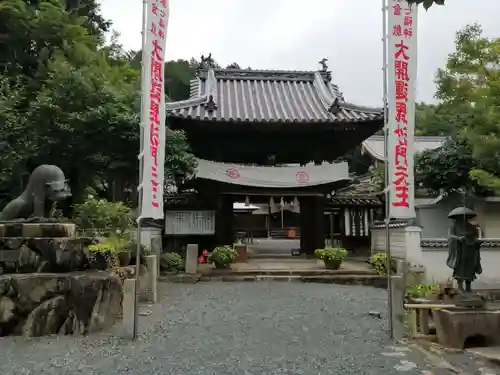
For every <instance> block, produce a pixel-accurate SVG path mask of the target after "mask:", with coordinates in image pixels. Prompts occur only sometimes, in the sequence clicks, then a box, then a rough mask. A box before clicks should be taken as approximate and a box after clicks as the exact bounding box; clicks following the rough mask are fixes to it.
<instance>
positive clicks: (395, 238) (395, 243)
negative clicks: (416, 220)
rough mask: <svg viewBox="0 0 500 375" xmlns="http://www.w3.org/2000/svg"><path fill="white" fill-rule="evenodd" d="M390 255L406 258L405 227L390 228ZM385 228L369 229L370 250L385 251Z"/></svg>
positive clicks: (375, 251)
mask: <svg viewBox="0 0 500 375" xmlns="http://www.w3.org/2000/svg"><path fill="white" fill-rule="evenodd" d="M390 244H391V256H393V257H396V258H402V259H405V258H406V232H405V228H390ZM386 248H387V246H386V235H385V228H380V229H379V228H377V229H372V230H371V252H372V253H378V252H382V251H386Z"/></svg>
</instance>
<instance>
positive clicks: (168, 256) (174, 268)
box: [160, 253, 184, 272]
mask: <svg viewBox="0 0 500 375" xmlns="http://www.w3.org/2000/svg"><path fill="white" fill-rule="evenodd" d="M160 268H161V269H163V270H165V271H169V272H179V271H183V270H184V260H183V259H182V257H181V256H180V255H179V254H177V253H165V254H163V255H162V256H161V258H160Z"/></svg>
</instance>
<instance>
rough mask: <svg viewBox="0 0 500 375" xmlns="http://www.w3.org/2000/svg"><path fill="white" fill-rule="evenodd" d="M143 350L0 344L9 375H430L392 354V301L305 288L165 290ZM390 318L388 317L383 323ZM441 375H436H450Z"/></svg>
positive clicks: (348, 289) (117, 345) (64, 340)
mask: <svg viewBox="0 0 500 375" xmlns="http://www.w3.org/2000/svg"><path fill="white" fill-rule="evenodd" d="M160 298H161V302H160V303H158V304H156V305H154V306H152V307H143V308H142V310H143V311H144V310H148V309H149V310H150V314H149V315H148V316H141V317H140V319H141V328H140V330H141V334H140V337H139V338H138V340H136V341H135V342H130V341H127V340H123V339H119V338H116V337H112V336H110V335H109V334H107V335H104V334H103V335H94V336H90V337H83V338H74V337H49V338H41V339H36V340H30V341H28V342H27V341H25V340H22V339H20V338H4V339H0V352H1V353H2V360H1V361H0V374H6V375H7V374H9V375H21V374H23V375H28V374H36V375H41V374H51V375H66V374H67V375H77V374H86V375H93V374H103V375H104V374H106V375H121V374H130V375H156V374H169V375H174V374H175V375H176V374H179V375H181V374H182V375H226V374H227V375H230V374H231V375H240V374H241V375H244V374H266V375H271V374H296V375H301V374H307V375H312V374H335V375H347V374H355V375H363V374H371V375H393V374H401V373H405V374H409V375H416V374H419V375H420V374H422V373H425V372H423V371H424V370H432V369H431V367H430V364H428V363H426V361H425V359H424V358H423V357H422V356H419V355H418V354H417V353H415V352H414V351H410V349H408V348H406V347H404V346H403V347H391V346H390V345H391V343H390V342H388V341H387V339H386V337H387V334H386V330H387V329H386V325H385V319H377V318H374V317H372V316H370V315H369V314H368V312H369V311H372V310H374V311H379V312H384V311H385V304H386V298H387V295H386V292H385V291H383V290H379V289H374V288H369V287H361V286H341V285H326V284H304V283H300V282H290V283H284V282H252V283H217V282H210V283H199V284H196V285H185V284H161V293H160ZM383 315H384V318H385V313H384V314H383ZM446 371H447V370H442V369H440V370H436V369H434V370H432V373H431V374H435V375H438V374H448V372H446Z"/></svg>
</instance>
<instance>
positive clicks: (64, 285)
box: [0, 165, 123, 337]
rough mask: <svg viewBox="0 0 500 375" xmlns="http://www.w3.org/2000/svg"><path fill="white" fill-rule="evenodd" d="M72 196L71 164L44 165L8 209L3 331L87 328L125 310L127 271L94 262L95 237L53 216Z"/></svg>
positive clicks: (0, 294)
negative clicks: (90, 249) (65, 167)
mask: <svg viewBox="0 0 500 375" xmlns="http://www.w3.org/2000/svg"><path fill="white" fill-rule="evenodd" d="M69 196H71V191H70V188H69V185H68V181H67V180H66V178H65V176H64V173H63V171H62V170H61V169H60V168H59V167H57V166H55V165H41V166H39V167H37V168H36V169H35V170H34V171H33V173H32V174H31V176H30V178H29V181H28V184H27V186H26V188H25V189H24V191H23V193H22V194H21V195H20V196H19V197H17V198H16V199H14V200H12V201H11V202H9V203H8V204H7V206H5V208H4V209H3V211H2V212H1V213H0V266H1V269H0V312H2V313H1V314H0V336H7V335H12V334H22V335H24V336H28V337H30V336H42V335H48V334H57V333H61V334H86V333H90V332H95V331H99V330H101V329H103V328H106V327H109V326H111V325H113V324H114V323H115V322H116V321H117V319H119V317H120V315H121V301H122V299H123V292H122V285H121V281H120V279H119V278H118V277H117V276H115V275H112V274H110V273H108V272H97V271H92V270H89V267H88V259H87V255H86V253H85V249H86V247H87V246H88V245H89V239H79V238H76V226H75V224H73V223H64V222H59V221H58V220H57V219H55V218H53V217H51V216H50V211H51V208H52V206H53V203H54V202H56V201H61V200H63V199H66V198H68V197H69Z"/></svg>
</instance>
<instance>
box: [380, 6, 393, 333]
mask: <svg viewBox="0 0 500 375" xmlns="http://www.w3.org/2000/svg"><path fill="white" fill-rule="evenodd" d="M387 42H388V40H387V3H386V0H382V45H383V52H382V53H383V57H382V61H383V63H382V64H383V65H382V72H383V80H384V81H383V101H384V156H385V173H384V174H385V244H386V245H385V247H386V254H387V263H386V268H387V295H388V303H387V305H388V310H389V311H388V320H389V336H390V338H393V337H394V332H393V328H392V327H393V322H392V310H393V307H392V279H391V263H392V262H391V235H390V232H389V221H390V214H389V210H390V207H391V205H390V185H391V181H390V176H389V146H388V145H389V142H388V140H389V126H388V125H389V121H388V108H387V104H388V98H387V97H388V94H387V91H388V87H387V80H388V77H387V59H388V56H387Z"/></svg>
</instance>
